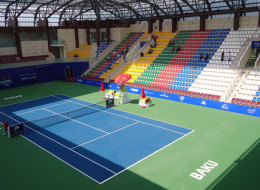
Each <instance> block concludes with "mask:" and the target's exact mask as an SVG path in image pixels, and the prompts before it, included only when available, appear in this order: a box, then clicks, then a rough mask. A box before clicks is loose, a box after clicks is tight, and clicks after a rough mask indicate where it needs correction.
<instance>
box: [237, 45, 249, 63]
mask: <svg viewBox="0 0 260 190" xmlns="http://www.w3.org/2000/svg"><path fill="white" fill-rule="evenodd" d="M251 44H252V41H251V42H250V43H249V45H248V46H247V48H246V50H245V51H244V52H243V54H242V56H241V57H240V59H239V61H238V63H237V66H238V67H240V64H241V61H242V60H243V58H244V56H245V55H246V53H247V51H248V49H249V48H250V47H251Z"/></svg>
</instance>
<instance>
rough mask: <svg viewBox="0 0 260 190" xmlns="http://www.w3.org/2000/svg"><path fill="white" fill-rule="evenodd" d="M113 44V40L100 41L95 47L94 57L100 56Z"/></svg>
mask: <svg viewBox="0 0 260 190" xmlns="http://www.w3.org/2000/svg"><path fill="white" fill-rule="evenodd" d="M113 42H114V40H111V41H110V42H106V41H101V43H100V45H99V46H98V47H97V51H96V56H97V57H98V56H99V55H100V54H102V53H103V51H105V50H106V49H107V48H108V47H109V46H110V45H111V44H112V43H113Z"/></svg>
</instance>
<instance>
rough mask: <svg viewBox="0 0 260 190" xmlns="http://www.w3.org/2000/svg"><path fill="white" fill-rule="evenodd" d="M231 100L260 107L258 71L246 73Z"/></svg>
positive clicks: (259, 73)
mask: <svg viewBox="0 0 260 190" xmlns="http://www.w3.org/2000/svg"><path fill="white" fill-rule="evenodd" d="M231 102H232V103H234V104H240V105H246V106H253V107H260V71H250V72H249V73H248V75H247V76H246V78H245V80H244V81H243V84H242V85H241V86H240V88H239V89H238V92H237V93H236V94H235V97H234V98H233V99H232V101H231Z"/></svg>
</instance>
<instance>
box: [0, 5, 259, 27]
mask: <svg viewBox="0 0 260 190" xmlns="http://www.w3.org/2000/svg"><path fill="white" fill-rule="evenodd" d="M253 7H254V8H257V7H260V0H2V1H1V2H0V25H2V26H7V21H8V20H10V19H14V18H17V19H18V21H19V22H21V21H22V22H24V23H28V25H30V26H33V25H34V26H35V24H36V22H37V20H39V19H48V20H49V23H56V25H59V24H60V23H61V22H62V21H63V20H73V19H77V20H86V19H89V20H96V19H99V20H105V19H120V20H125V19H142V18H150V17H165V18H171V17H173V16H174V15H180V14H182V15H185V14H190V15H194V16H200V15H201V14H202V13H204V12H209V13H210V12H214V11H221V10H227V9H229V10H231V13H235V12H236V11H237V10H240V9H245V8H253Z"/></svg>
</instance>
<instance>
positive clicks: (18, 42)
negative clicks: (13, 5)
mask: <svg viewBox="0 0 260 190" xmlns="http://www.w3.org/2000/svg"><path fill="white" fill-rule="evenodd" d="M14 21H15V29H14V35H15V42H16V48H17V55H18V56H19V57H23V53H22V45H21V38H20V28H19V26H18V20H17V18H15V20H14Z"/></svg>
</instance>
